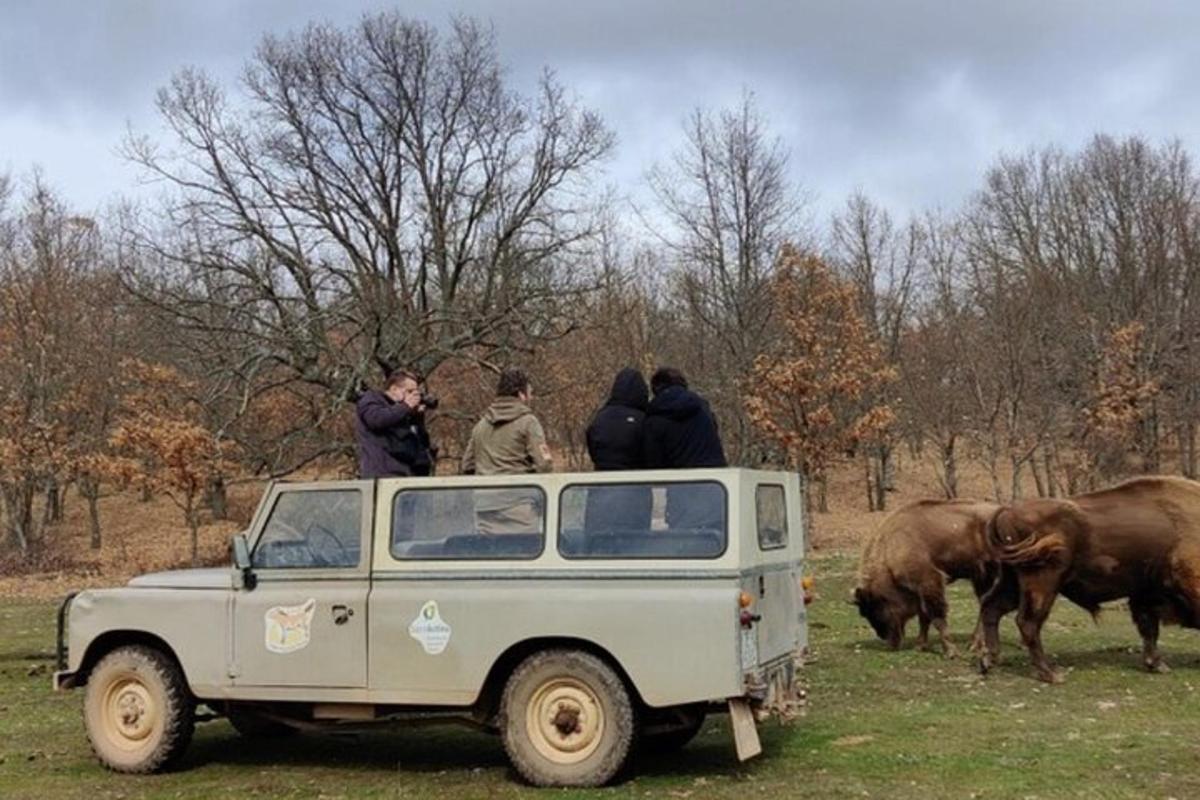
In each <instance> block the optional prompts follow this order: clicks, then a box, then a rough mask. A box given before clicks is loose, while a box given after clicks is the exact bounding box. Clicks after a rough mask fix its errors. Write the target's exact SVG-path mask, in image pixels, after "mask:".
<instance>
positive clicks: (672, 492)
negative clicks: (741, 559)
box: [558, 481, 728, 558]
mask: <svg viewBox="0 0 1200 800" xmlns="http://www.w3.org/2000/svg"><path fill="white" fill-rule="evenodd" d="M727 505H728V503H727V500H726V496H725V487H724V486H722V485H721V484H719V483H715V482H712V481H703V482H700V481H697V482H692V483H638V484H633V483H630V484H625V483H621V484H613V483H609V484H593V485H590V486H568V487H567V488H566V489H564V490H563V492H562V495H561V497H560V505H559V528H558V550H559V552H560V553H562V555H563V556H565V557H567V558H716V557H717V556H719V555H721V554H722V553H724V552H725V542H726V538H727V534H726V517H727Z"/></svg>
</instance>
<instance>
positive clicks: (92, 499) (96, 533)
mask: <svg viewBox="0 0 1200 800" xmlns="http://www.w3.org/2000/svg"><path fill="white" fill-rule="evenodd" d="M79 493H80V494H81V495H83V499H84V500H86V501H87V508H88V528H89V530H90V531H91V535H92V536H91V547H92V549H93V550H99V549H100V546H101V544H102V542H101V539H100V482H99V481H97V480H94V479H92V478H86V477H81V478H80V479H79Z"/></svg>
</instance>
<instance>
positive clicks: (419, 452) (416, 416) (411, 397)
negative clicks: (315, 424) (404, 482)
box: [354, 370, 437, 478]
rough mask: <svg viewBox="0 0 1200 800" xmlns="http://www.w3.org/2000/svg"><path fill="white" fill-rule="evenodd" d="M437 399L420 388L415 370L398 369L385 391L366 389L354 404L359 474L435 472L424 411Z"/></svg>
mask: <svg viewBox="0 0 1200 800" xmlns="http://www.w3.org/2000/svg"><path fill="white" fill-rule="evenodd" d="M436 407H437V399H436V398H434V397H433V396H432V395H427V394H424V393H423V392H422V391H421V381H420V378H418V377H417V375H416V373H413V372H409V371H408V370H398V371H396V372H393V373H392V374H391V375H389V376H388V379H387V383H386V384H385V385H384V388H383V391H377V390H369V391H366V392H363V393H362V395H361V396H360V397H359V398H358V402H357V403H356V404H355V412H356V413H355V425H354V429H355V433H356V435H357V438H358V474H359V477H360V478H397V477H401V478H403V477H409V476H413V475H430V474H432V473H433V460H434V452H435V451H434V449H433V448H432V447H431V446H430V443H429V432H428V431H427V430H425V411H426V409H433V408H436Z"/></svg>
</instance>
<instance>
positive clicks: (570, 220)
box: [127, 13, 613, 408]
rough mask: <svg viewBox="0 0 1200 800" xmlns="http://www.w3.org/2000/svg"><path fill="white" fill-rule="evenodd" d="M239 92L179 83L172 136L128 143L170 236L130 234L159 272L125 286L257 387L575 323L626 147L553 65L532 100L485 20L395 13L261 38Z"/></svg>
mask: <svg viewBox="0 0 1200 800" xmlns="http://www.w3.org/2000/svg"><path fill="white" fill-rule="evenodd" d="M243 84H244V87H245V91H244V93H243V94H242V95H241V96H240V97H238V98H237V99H236V100H233V101H231V100H229V99H227V97H226V95H225V92H224V91H223V89H222V88H221V87H220V86H218V85H217V84H216V83H214V82H213V81H212V80H210V79H209V78H207V77H205V76H204V75H202V74H200V73H199V72H196V71H194V70H184V71H182V72H180V73H178V74H176V75H175V77H174V78H173V79H172V80H171V82H170V84H169V85H168V86H167V87H166V88H164V89H163V90H161V91H160V93H159V96H158V106H159V109H160V111H161V113H162V117H163V119H164V120H165V122H166V123H167V125H168V127H169V128H170V129H171V131H172V132H173V134H174V141H173V142H172V143H171V145H170V146H169V147H161V146H158V145H156V144H155V143H153V142H151V141H150V140H149V139H146V138H132V139H131V140H130V141H129V142H128V147H127V149H128V153H129V156H130V157H131V158H132V159H133V160H134V161H135V162H137V163H138V164H140V165H142V166H143V167H144V168H145V169H146V170H147V172H148V174H150V175H152V176H155V177H157V178H159V179H161V180H163V181H165V182H166V184H167V185H168V186H169V187H171V188H173V189H174V190H175V191H174V195H173V198H174V199H173V200H172V201H171V203H170V205H169V206H168V209H167V212H166V213H167V215H166V228H165V229H166V230H168V231H170V232H171V233H172V235H169V236H164V235H162V231H163V228H158V229H157V231H156V230H154V229H147V227H146V226H135V227H134V228H133V229H132V230H131V234H132V235H131V236H130V237H129V240H128V241H129V244H130V245H132V247H133V252H134V255H135V256H136V257H134V256H130V258H129V259H128V260H129V261H130V263H136V264H138V265H139V266H140V267H143V268H146V267H148V266H149V267H151V268H152V269H151V271H150V272H149V274H147V273H146V272H142V273H140V274H138V275H137V276H135V278H134V279H132V280H131V281H130V283H131V286H132V287H133V288H135V289H136V290H137V291H138V293H139V294H140V295H141V296H142V297H143V298H145V299H146V300H148V301H150V302H154V303H157V304H159V305H160V306H162V307H164V308H167V309H169V310H170V311H171V312H172V313H173V314H174V316H175V318H176V321H177V323H178V324H179V325H180V326H182V328H184V329H185V330H191V331H194V332H196V333H200V334H204V335H207V336H208V337H209V338H210V339H212V338H215V339H217V340H218V341H221V342H222V343H223V345H224V348H225V352H226V353H227V358H228V359H229V360H232V361H235V362H237V363H238V364H239V365H241V372H242V374H243V378H244V376H245V375H254V376H264V375H265V376H269V377H267V378H265V380H268V381H272V382H273V381H278V380H287V381H293V382H298V383H303V384H307V385H311V386H315V387H318V388H319V389H320V390H321V391H322V392H323V393H324V394H325V396H326V397H327V398H330V399H337V398H345V397H347V396H349V395H351V394H352V393H353V392H354V390H355V388H356V387H357V386H358V385H359V383H360V382H361V381H362V379H363V378H364V377H366V376H367V375H370V374H371V373H373V372H374V371H375V370H376V369H379V370H382V371H384V372H386V371H390V370H391V369H393V368H395V367H397V366H399V365H401V364H404V365H408V366H412V367H415V368H416V369H418V370H420V371H422V372H425V373H428V372H430V371H432V370H433V369H435V368H436V367H437V366H438V365H439V364H441V363H442V362H443V361H444V360H445V359H447V358H451V357H456V356H464V355H465V354H472V355H473V356H474V357H480V356H481V354H482V355H484V356H485V355H486V354H487V353H488V352H491V351H495V350H497V349H503V348H505V347H511V346H514V341H516V339H518V338H522V337H523V338H524V340H526V341H528V339H529V337H533V338H534V339H536V338H538V337H552V336H555V335H558V334H560V333H561V332H562V330H563V329H564V327H566V328H569V327H570V318H569V315H568V314H566V313H565V310H566V309H568V308H569V305H570V303H571V302H572V300H573V298H575V297H576V296H578V294H579V293H580V292H584V291H587V290H589V289H590V288H591V287H592V285H593V282H592V281H591V280H590V278H591V276H590V275H588V274H586V269H585V267H586V261H585V259H584V258H583V256H584V255H586V252H587V250H588V248H589V247H590V246H591V242H592V238H593V234H594V232H595V227H596V223H595V215H594V211H595V195H594V194H593V193H591V192H590V191H589V184H590V181H591V178H592V176H593V174H594V168H595V167H596V166H597V164H598V163H599V162H600V161H601V160H602V159H603V158H604V157H605V156H606V155H607V153H608V152H609V150H610V149H611V146H612V142H613V137H612V134H611V133H610V132H609V131H608V130H607V129H606V128H605V126H604V125H603V123H602V122H601V121H600V119H599V118H598V117H597V116H596V115H595V114H594V113H592V112H590V111H587V110H583V109H580V108H579V107H577V106H576V105H575V103H574V102H572V101H571V100H570V99H569V98H568V96H567V94H566V92H565V90H564V89H563V87H562V86H561V85H560V84H559V83H558V82H557V81H556V80H555V78H554V76H553V75H552V74H551V73H549V72H547V73H546V74H544V75H543V77H542V80H541V82H540V84H539V90H538V95H537V97H536V98H534V99H529V98H525V97H522V96H519V95H517V94H515V93H514V92H512V91H511V90H509V89H508V88H506V87H505V85H504V81H503V77H502V68H501V65H500V63H499V61H498V59H497V55H496V47H495V42H494V39H493V36H492V33H491V31H490V30H488V29H487V28H486V27H484V26H481V25H480V24H478V23H476V22H473V21H470V20H465V19H458V20H455V21H454V22H453V24H452V25H451V26H450V30H449V31H448V33H446V34H445V35H440V34H439V33H438V32H437V31H436V30H435V29H434V28H433V27H431V26H429V25H426V24H423V23H419V22H414V21H411V20H407V19H404V18H403V17H401V16H399V15H397V14H394V13H383V14H377V15H373V16H368V17H365V18H364V19H363V20H362V21H361V22H360V23H359V24H358V25H357V26H355V27H353V28H351V29H347V30H342V29H337V28H333V27H330V26H328V25H313V26H310V27H308V28H307V29H305V30H304V31H303V32H301V33H299V34H296V35H293V36H289V37H286V38H275V37H267V38H266V39H264V40H263V42H262V44H261V46H260V47H259V49H258V51H257V53H256V55H255V56H254V58H253V59H252V60H251V62H250V63H249V64H248V66H247V67H246V69H245V72H244V76H243ZM245 391H246V388H245V385H241V386H238V387H237V388H236V389H235V394H236V393H242V394H244V393H245ZM253 391H257V390H256V389H255V390H253ZM335 406H336V404H331V408H333V407H335Z"/></svg>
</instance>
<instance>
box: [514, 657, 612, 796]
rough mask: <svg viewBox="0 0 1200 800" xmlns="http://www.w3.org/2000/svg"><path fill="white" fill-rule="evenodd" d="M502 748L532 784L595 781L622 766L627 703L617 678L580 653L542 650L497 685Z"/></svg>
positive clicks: (602, 780) (601, 781) (600, 781)
mask: <svg viewBox="0 0 1200 800" xmlns="http://www.w3.org/2000/svg"><path fill="white" fill-rule="evenodd" d="M501 708H502V719H501V733H502V735H503V737H504V749H505V750H506V751H507V752H508V757H509V759H510V760H511V761H512V764H513V766H514V767H515V768H516V770H517V772H519V773H521V775H522V776H523V777H524V778H525V779H526V780H527V781H529V782H530V783H532V784H534V785H535V786H600V785H602V784H604V783H606V782H608V781H609V780H611V779H612V777H613V776H614V775H616V774H617V772H618V770H620V769H621V767H622V765H624V763H625V759H626V757H627V756H628V755H629V748H630V743H631V742H632V740H633V730H634V722H633V705H632V704H631V703H630V700H629V693H628V692H627V691H626V689H625V684H624V683H622V682H621V678H620V677H619V676H618V675H617V673H616V672H615V671H613V669H612V667H610V666H609V665H608V664H606V663H605V662H604V661H602V660H601V659H599V658H597V657H596V656H594V655H592V654H591V653H585V652H582V651H580V650H545V651H543V652H540V653H535V654H534V655H532V656H530V657H529V658H527V659H525V660H524V661H523V662H521V664H520V666H518V667H517V668H516V670H514V671H513V673H512V675H511V676H510V677H509V679H508V683H507V685H506V686H505V687H504V698H503V701H502V704H501Z"/></svg>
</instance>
